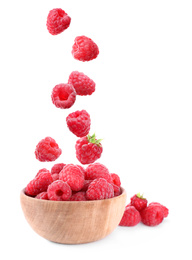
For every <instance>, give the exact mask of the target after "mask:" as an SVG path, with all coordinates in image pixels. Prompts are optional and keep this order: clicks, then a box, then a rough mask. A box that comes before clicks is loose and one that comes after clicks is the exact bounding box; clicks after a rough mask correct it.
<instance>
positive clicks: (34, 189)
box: [25, 172, 53, 196]
mask: <svg viewBox="0 0 192 260" xmlns="http://www.w3.org/2000/svg"><path fill="white" fill-rule="evenodd" d="M52 182H53V179H52V176H51V173H50V172H41V173H39V174H38V176H36V177H35V178H34V179H33V180H31V181H30V182H29V183H28V184H27V186H26V188H25V194H27V195H29V196H36V195H37V194H39V193H41V192H43V191H47V188H48V186H49V185H50V184H51V183H52Z"/></svg>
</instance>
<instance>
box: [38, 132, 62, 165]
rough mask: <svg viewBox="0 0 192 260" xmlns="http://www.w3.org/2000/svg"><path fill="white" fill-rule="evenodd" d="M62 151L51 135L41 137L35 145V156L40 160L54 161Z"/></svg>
mask: <svg viewBox="0 0 192 260" xmlns="http://www.w3.org/2000/svg"><path fill="white" fill-rule="evenodd" d="M61 153H62V150H61V149H60V148H59V146H58V144H57V143H56V141H55V140H54V139H53V138H51V137H46V138H45V139H42V140H41V141H40V142H39V143H38V144H37V146H36V149H35V156H36V159H38V160H39V161H41V162H46V161H47V162H50V161H55V160H56V159H57V158H58V157H59V156H60V155H61Z"/></svg>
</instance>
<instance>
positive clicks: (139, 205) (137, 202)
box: [131, 193, 147, 211]
mask: <svg viewBox="0 0 192 260" xmlns="http://www.w3.org/2000/svg"><path fill="white" fill-rule="evenodd" d="M131 205H132V206H134V207H135V208H136V209H137V210H138V211H141V210H143V209H145V208H146V207H147V200H146V199H145V198H143V196H142V195H140V193H137V194H135V195H134V196H133V197H132V198H131Z"/></svg>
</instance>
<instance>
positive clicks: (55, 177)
mask: <svg viewBox="0 0 192 260" xmlns="http://www.w3.org/2000/svg"><path fill="white" fill-rule="evenodd" d="M51 176H52V179H53V181H57V180H59V173H53V174H51Z"/></svg>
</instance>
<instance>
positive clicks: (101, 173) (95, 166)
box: [85, 163, 112, 183]
mask: <svg viewBox="0 0 192 260" xmlns="http://www.w3.org/2000/svg"><path fill="white" fill-rule="evenodd" d="M97 178H104V179H106V180H107V181H108V182H109V183H112V179H111V175H110V174H109V170H108V169H107V167H106V166H105V165H103V164H101V163H92V164H89V165H88V166H87V168H86V173H85V179H86V180H94V179H97Z"/></svg>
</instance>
